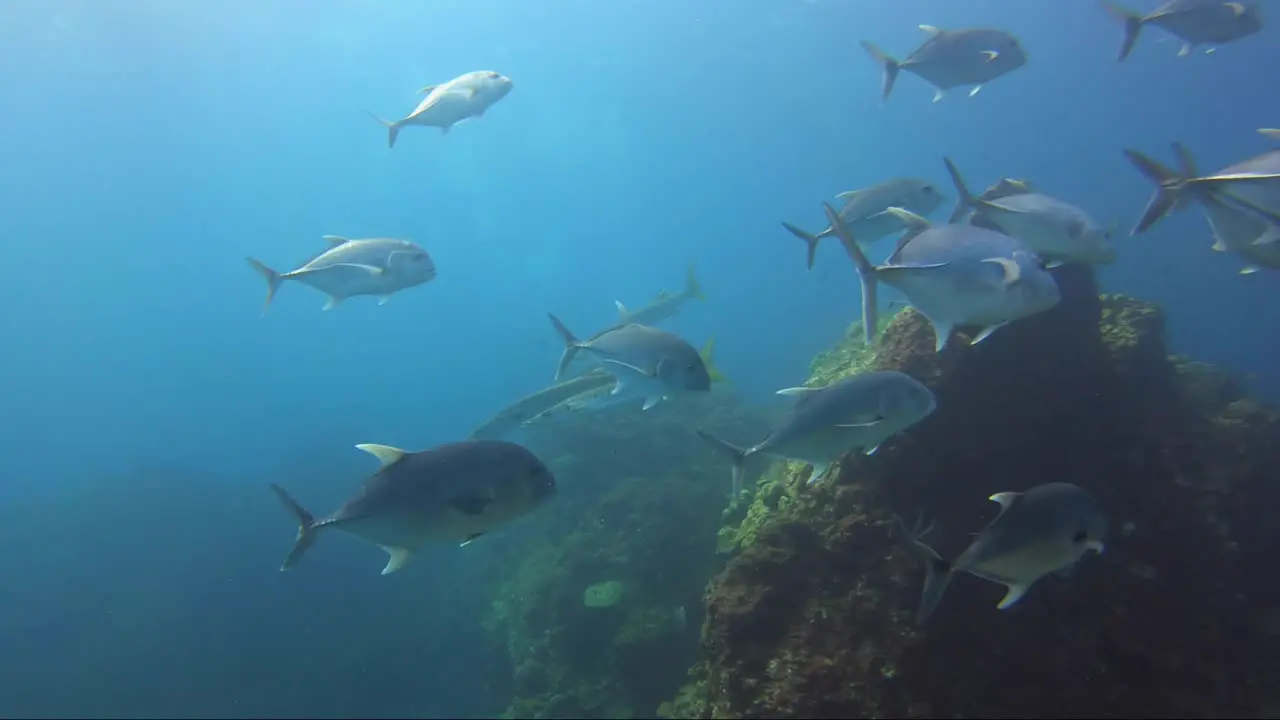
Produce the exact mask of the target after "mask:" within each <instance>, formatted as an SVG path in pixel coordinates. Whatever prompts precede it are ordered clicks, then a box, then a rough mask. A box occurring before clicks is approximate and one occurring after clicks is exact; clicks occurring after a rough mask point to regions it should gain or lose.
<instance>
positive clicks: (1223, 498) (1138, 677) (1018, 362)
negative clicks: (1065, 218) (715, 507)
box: [574, 267, 1280, 718]
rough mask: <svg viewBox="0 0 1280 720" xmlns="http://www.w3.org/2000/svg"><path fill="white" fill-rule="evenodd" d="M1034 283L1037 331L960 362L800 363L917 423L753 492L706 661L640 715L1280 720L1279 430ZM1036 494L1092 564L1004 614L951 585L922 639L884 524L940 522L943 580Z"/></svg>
mask: <svg viewBox="0 0 1280 720" xmlns="http://www.w3.org/2000/svg"><path fill="white" fill-rule="evenodd" d="M1054 272H1055V274H1056V275H1057V277H1058V280H1059V284H1060V286H1061V287H1062V289H1063V294H1064V300H1063V302H1062V303H1061V304H1060V305H1059V306H1058V307H1057V308H1055V309H1054V310H1052V311H1050V312H1047V313H1044V314H1042V315H1039V316H1036V317H1033V318H1028V319H1025V320H1022V321H1020V322H1017V323H1014V324H1012V325H1010V326H1008V327H1006V328H1002V329H1001V330H1000V331H999V332H997V333H995V334H993V335H992V336H991V337H990V338H989V339H988V340H986V341H984V342H983V343H980V344H979V345H976V346H970V345H969V344H968V343H967V342H965V339H966V338H963V337H953V338H952V340H951V342H950V344H949V345H948V346H947V348H946V349H945V350H944V351H942V352H941V353H935V352H934V351H933V343H934V337H933V332H932V330H931V329H930V327H929V325H928V324H927V323H926V322H925V321H924V319H923V318H922V317H921V316H920V315H919V314H918V313H916V312H914V311H912V310H904V311H902V312H900V313H898V314H897V315H896V316H895V317H894V318H893V319H892V322H891V323H889V326H888V327H887V328H886V331H885V332H884V334H883V336H882V338H881V339H880V340H879V341H877V343H876V345H875V346H874V347H873V348H872V349H871V350H867V349H866V348H864V347H862V345H861V341H860V340H859V339H857V337H856V336H854V337H850V338H848V339H847V340H846V342H845V343H843V344H842V345H841V346H839V347H837V348H835V349H834V350H833V351H832V352H830V353H827V354H826V355H825V356H824V357H823V358H820V359H819V361H818V362H817V363H815V368H814V373H813V374H814V378H815V379H814V384H825V383H826V382H829V381H830V380H833V379H836V378H838V377H841V376H843V375H845V374H848V373H851V372H857V371H860V370H862V369H865V368H882V369H896V370H901V371H903V372H907V373H910V374H911V375H913V376H915V377H916V378H918V379H920V380H921V381H923V382H925V383H927V384H928V385H929V386H930V387H931V388H932V389H933V390H934V392H935V393H936V395H937V397H938V410H937V411H936V412H935V413H934V415H933V416H931V417H930V418H929V419H927V420H926V421H925V422H923V423H921V424H920V425H918V426H916V427H915V428H913V429H912V430H911V431H910V432H908V433H906V434H904V435H903V436H900V437H898V438H896V439H895V440H894V441H891V442H890V443H887V444H886V445H885V446H884V447H882V448H881V449H880V450H879V451H878V452H877V453H876V454H875V455H872V456H869V457H868V456H861V455H852V456H847V457H846V458H845V460H844V461H843V463H842V464H841V466H840V468H839V471H838V473H835V474H834V477H833V478H830V479H828V480H827V481H824V482H823V483H821V484H819V485H817V486H815V487H804V480H805V479H806V478H807V476H808V473H809V469H808V468H807V467H806V466H804V465H802V464H799V463H777V464H775V465H774V466H773V467H772V468H770V469H769V470H768V471H766V472H765V474H764V476H763V477H762V478H761V480H760V481H759V483H758V485H757V487H756V490H755V493H754V496H753V497H752V499H751V502H750V505H749V506H744V508H743V509H742V510H741V511H739V512H738V513H736V514H735V515H733V516H732V520H733V523H732V524H731V526H730V527H729V528H728V529H725V530H722V531H721V533H720V543H719V545H720V550H721V551H722V552H727V553H730V557H729V559H728V562H727V564H726V565H725V567H724V568H723V570H722V571H721V572H719V574H718V575H716V576H715V577H714V579H713V580H712V581H711V582H710V584H709V585H708V586H707V588H706V590H705V594H704V603H705V622H704V624H703V627H702V634H701V644H702V652H703V655H702V659H701V660H700V661H698V662H697V663H696V664H695V665H694V667H693V668H692V669H691V670H690V675H691V680H692V682H689V683H688V684H687V685H686V686H685V687H684V688H683V689H682V690H680V691H679V693H678V695H676V697H674V698H670V699H669V701H668V702H667V703H665V704H664V705H663V706H662V707H661V709H660V714H662V715H664V716H667V717H717V718H737V717H742V718H749V717H761V718H763V717H807V718H820V717H1014V716H1017V717H1024V718H1036V717H1068V716H1075V717H1122V716H1127V717H1172V716H1177V717H1227V716H1234V717H1266V716H1271V717H1274V716H1276V714H1277V713H1280V688H1278V687H1277V686H1276V685H1275V683H1274V682H1273V681H1272V680H1273V678H1274V677H1275V676H1276V672H1277V669H1280V668H1278V667H1277V663H1278V660H1280V588H1278V587H1277V582H1276V580H1275V579H1274V577H1275V573H1274V572H1273V567H1274V558H1275V557H1276V551H1277V550H1280V537H1277V533H1278V532H1280V530H1278V529H1277V528H1278V527H1280V526H1278V524H1277V523H1276V522H1274V521H1273V518H1275V517H1277V511H1278V510H1280V507H1278V506H1280V492H1277V490H1276V489H1275V488H1273V487H1272V483H1273V481H1274V479H1275V475H1276V468H1277V467H1280V416H1277V414H1276V412H1275V411H1273V410H1272V409H1270V408H1268V407H1266V406H1264V405H1262V404H1260V403H1259V402H1257V401H1255V400H1254V399H1252V398H1250V397H1249V396H1248V395H1247V393H1246V391H1245V389H1244V388H1243V387H1242V385H1241V383H1240V382H1239V381H1238V380H1236V379H1234V378H1232V377H1230V376H1229V375H1228V374H1226V373H1224V372H1222V371H1219V370H1217V369H1215V368H1212V367H1209V366H1206V365H1203V364H1200V363H1195V362H1192V361H1190V360H1187V359H1186V358H1181V357H1177V356H1170V355H1169V353H1168V350H1167V348H1166V346H1165V342H1164V332H1163V331H1164V319H1163V317H1162V315H1161V313H1160V311H1159V310H1158V309H1157V308H1156V307H1154V306H1152V305H1150V304H1147V303H1143V302H1141V301H1138V300H1135V299H1132V298H1128V297H1124V296H1119V295H1100V294H1099V293H1098V290H1097V287H1096V285H1095V283H1094V280H1093V276H1092V273H1091V272H1090V271H1089V270H1088V269H1087V268H1078V267H1064V268H1058V269H1056V270H1055V271H1054ZM698 461H702V462H705V456H699V457H698ZM1052 481H1066V482H1073V483H1076V484H1078V485H1081V486H1082V487H1085V488H1086V489H1088V490H1089V491H1090V492H1092V493H1094V494H1095V496H1096V497H1097V498H1098V499H1099V501H1100V502H1101V503H1102V505H1103V506H1104V507H1105V509H1106V511H1107V513H1108V515H1109V518H1110V525H1111V527H1110V535H1109V537H1108V538H1107V550H1106V552H1105V554H1103V555H1102V556H1092V555H1091V556H1089V557H1087V558H1086V559H1085V560H1084V561H1083V562H1082V563H1080V566H1079V567H1078V568H1077V569H1076V571H1075V572H1074V573H1073V574H1072V576H1071V577H1068V578H1061V577H1053V576H1051V577H1048V578H1045V579H1043V580H1041V581H1040V582H1038V583H1037V584H1036V586H1035V587H1034V588H1032V590H1031V591H1030V592H1029V593H1028V595H1027V596H1026V597H1025V598H1023V599H1022V601H1021V602H1019V603H1018V604H1017V605H1015V606H1013V607H1012V608H1010V609H1008V610H1006V611H1000V610H998V609H997V608H996V607H995V605H996V603H997V601H998V600H999V599H1000V597H1001V596H1002V595H1003V592H1004V589H1003V588H1002V587H1000V586H998V585H995V584H993V583H990V582H987V581H983V580H980V579H977V578H974V577H971V576H967V575H962V576H960V577H957V579H956V581H955V582H953V583H952V585H951V588H950V589H949V590H948V592H947V595H946V597H945V598H944V599H943V602H942V604H941V606H940V608H939V610H938V612H937V613H936V614H935V615H934V616H933V617H932V618H931V619H930V620H929V621H928V623H927V624H926V625H924V626H917V625H916V623H915V621H914V612H915V609H916V605H917V603H918V600H919V593H920V588H921V584H922V581H923V568H922V567H921V566H920V564H919V562H918V560H917V559H915V557H914V556H912V555H911V554H909V553H908V552H907V550H906V548H905V542H904V538H903V535H902V532H901V531H900V530H899V529H898V526H897V523H896V522H895V515H898V516H902V517H905V518H907V519H908V521H909V520H911V519H914V518H915V517H916V513H917V512H923V514H924V516H925V517H927V518H929V519H931V520H934V521H936V523H937V529H936V530H934V531H933V533H932V534H931V535H930V537H929V539H930V541H931V543H932V544H933V545H934V546H935V547H936V548H937V549H938V550H939V551H940V552H941V553H942V554H943V555H944V556H946V557H954V556H955V555H956V554H957V553H959V552H960V551H961V550H962V549H963V548H964V547H965V545H966V544H967V543H968V542H969V541H970V540H971V535H972V533H976V532H978V531H980V530H981V529H982V528H983V527H984V526H985V525H986V523H987V522H989V521H990V520H991V519H992V518H993V517H994V516H995V515H996V513H997V510H998V506H997V505H996V504H995V503H992V502H990V501H989V500H988V499H987V498H988V496H989V495H991V494H993V493H996V492H1002V491H1009V490H1013V491H1017V490H1024V489H1026V488H1028V487H1030V486H1032V485H1036V484H1040V483H1045V482H1052ZM669 502H678V501H677V500H676V499H675V498H672V499H671V500H670V501H669ZM664 552H665V551H664ZM689 582H692V580H690V581H689ZM574 592H575V593H580V592H581V588H578V589H576V590H575V591H574ZM690 617H691V619H692V618H693V617H694V614H693V613H692V612H691V614H690ZM636 709H637V710H640V711H646V710H647V709H646V708H636Z"/></svg>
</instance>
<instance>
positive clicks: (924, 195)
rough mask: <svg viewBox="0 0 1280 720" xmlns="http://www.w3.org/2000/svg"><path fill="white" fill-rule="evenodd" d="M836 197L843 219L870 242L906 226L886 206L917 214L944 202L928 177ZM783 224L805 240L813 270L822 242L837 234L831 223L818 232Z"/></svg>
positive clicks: (904, 180)
mask: <svg viewBox="0 0 1280 720" xmlns="http://www.w3.org/2000/svg"><path fill="white" fill-rule="evenodd" d="M836 199H837V200H839V201H840V202H841V203H842V204H841V206H840V219H842V220H844V222H845V224H846V225H848V226H849V227H850V229H851V230H852V231H853V234H854V236H855V237H857V238H858V241H859V242H865V243H869V242H872V241H874V240H877V239H879V238H881V237H884V236H885V235H888V234H890V233H895V232H900V231H902V230H903V229H904V226H903V224H902V221H901V220H899V219H898V218H896V217H894V216H893V215H886V214H884V210H885V208H890V207H900V208H906V209H907V210H910V211H911V212H913V213H916V214H917V215H928V214H929V213H931V212H933V211H934V210H935V209H936V208H937V207H938V206H939V205H941V204H942V193H940V192H938V189H937V188H936V187H934V186H933V183H930V182H929V181H927V180H920V179H917V178H897V179H894V180H888V181H886V182H882V183H880V184H879V185H872V186H871V187H869V188H863V189H862V190H849V191H848V192H842V193H840V194H839V195H836ZM782 227H784V228H786V229H787V230H788V231H789V232H790V233H791V234H792V235H795V236H796V237H798V238H800V239H801V240H803V241H804V244H805V246H806V248H807V250H808V257H807V258H806V265H807V267H808V268H809V269H810V270H812V269H813V259H814V256H815V254H816V253H817V252H818V241H820V240H822V238H824V237H829V236H833V235H835V234H836V231H835V228H833V227H831V226H830V225H828V226H827V227H826V229H825V230H823V231H822V232H820V233H818V234H817V235H814V234H812V233H809V232H806V231H804V230H801V229H800V228H798V227H796V226H794V225H792V224H790V223H785V222H784V223H782Z"/></svg>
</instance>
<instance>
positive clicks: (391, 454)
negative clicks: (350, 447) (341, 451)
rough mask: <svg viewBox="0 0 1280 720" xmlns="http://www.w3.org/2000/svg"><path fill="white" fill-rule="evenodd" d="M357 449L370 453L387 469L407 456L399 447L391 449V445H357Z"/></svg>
mask: <svg viewBox="0 0 1280 720" xmlns="http://www.w3.org/2000/svg"><path fill="white" fill-rule="evenodd" d="M356 448H357V449H359V450H363V451H365V452H367V453H369V454H370V455H372V456H374V457H376V458H378V461H379V462H381V463H382V467H386V466H388V465H394V464H395V463H397V462H399V461H400V458H402V457H404V455H405V452H404V451H403V450H401V449H400V448H397V447H391V446H390V445H377V444H375V443H361V444H359V445H356Z"/></svg>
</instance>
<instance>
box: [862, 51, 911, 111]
mask: <svg viewBox="0 0 1280 720" xmlns="http://www.w3.org/2000/svg"><path fill="white" fill-rule="evenodd" d="M862 49H864V50H866V51H867V54H868V55H870V56H871V58H872V59H873V60H875V61H876V62H878V63H880V67H881V68H882V70H883V73H884V77H883V78H882V79H881V83H880V102H884V101H886V100H888V99H889V93H891V92H893V83H894V81H895V80H897V79H898V71H899V70H901V69H902V63H899V62H898V61H897V60H894V59H893V58H892V57H891V56H889V55H888V54H886V53H885V52H884V51H883V50H881V49H880V48H878V47H876V46H875V44H874V43H870V42H867V41H866V40H863V41H862Z"/></svg>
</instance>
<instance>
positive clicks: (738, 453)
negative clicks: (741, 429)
mask: <svg viewBox="0 0 1280 720" xmlns="http://www.w3.org/2000/svg"><path fill="white" fill-rule="evenodd" d="M697 433H698V437H700V438H702V439H703V440H706V441H707V443H709V444H710V445H711V446H712V447H714V448H717V449H719V450H721V451H723V452H725V453H726V454H728V455H729V457H730V458H732V459H733V496H734V497H738V493H740V492H742V474H743V471H744V469H745V468H746V465H747V451H746V450H744V449H742V448H740V447H738V446H737V445H734V444H733V443H731V442H729V441H727V440H721V439H720V438H718V437H716V436H715V435H712V434H711V433H709V432H707V431H705V430H698V431H697Z"/></svg>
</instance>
